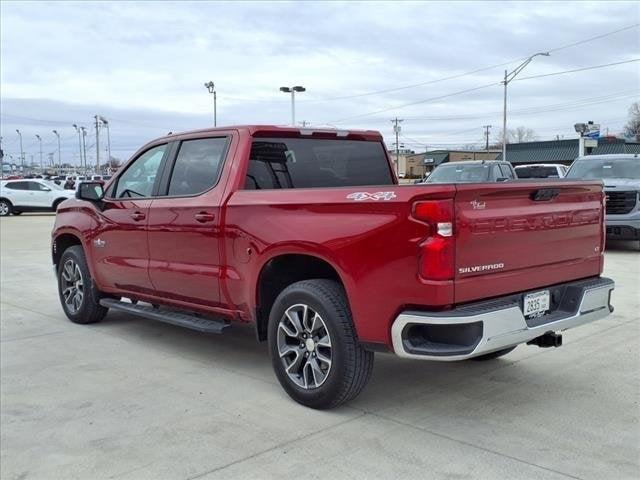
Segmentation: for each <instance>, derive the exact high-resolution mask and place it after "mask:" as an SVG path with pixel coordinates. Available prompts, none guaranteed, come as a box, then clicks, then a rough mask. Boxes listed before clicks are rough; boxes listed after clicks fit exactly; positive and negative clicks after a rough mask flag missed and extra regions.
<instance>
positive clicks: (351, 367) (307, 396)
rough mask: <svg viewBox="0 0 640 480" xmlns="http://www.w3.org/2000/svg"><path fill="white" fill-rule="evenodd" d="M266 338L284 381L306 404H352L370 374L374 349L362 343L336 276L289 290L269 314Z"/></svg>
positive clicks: (290, 392) (293, 394)
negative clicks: (333, 278) (334, 278)
mask: <svg viewBox="0 0 640 480" xmlns="http://www.w3.org/2000/svg"><path fill="white" fill-rule="evenodd" d="M268 340H269V353H270V355H271V362H272V365H273V369H274V371H275V373H276V377H277V378H278V381H279V382H280V385H282V387H283V388H284V390H285V391H286V392H287V394H289V396H290V397H291V398H293V399H294V400H295V401H296V402H298V403H300V404H302V405H305V406H307V407H311V408H317V409H328V408H334V407H337V406H338V405H341V404H342V403H345V402H348V401H349V400H352V399H353V398H355V397H356V396H357V395H358V394H359V393H360V392H361V391H362V389H363V388H364V387H365V385H366V384H367V382H368V381H369V378H370V377H371V371H372V369H373V353H372V352H370V351H367V350H365V349H364V348H362V347H361V346H360V344H359V343H358V339H357V338H356V333H355V329H354V326H353V321H352V317H351V311H350V309H349V305H348V303H347V298H346V295H345V292H344V289H343V288H342V286H341V285H340V284H339V283H337V282H335V281H333V280H321V279H318V280H304V281H301V282H297V283H294V284H292V285H290V286H288V287H287V288H285V289H284V290H283V291H282V292H281V293H280V295H278V297H277V298H276V300H275V302H274V304H273V307H272V309H271V314H270V315H269V328H268Z"/></svg>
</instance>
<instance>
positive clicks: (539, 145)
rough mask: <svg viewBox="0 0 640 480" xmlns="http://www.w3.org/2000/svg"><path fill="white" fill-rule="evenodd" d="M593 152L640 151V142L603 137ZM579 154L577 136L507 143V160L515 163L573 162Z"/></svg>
mask: <svg viewBox="0 0 640 480" xmlns="http://www.w3.org/2000/svg"><path fill="white" fill-rule="evenodd" d="M591 153H592V154H593V155H606V154H615V153H640V143H636V142H627V141H625V140H624V139H621V138H615V137H601V138H599V139H598V146H597V147H594V148H593V151H592V152H591ZM577 156H578V139H577V138H575V139H571V140H550V141H544V142H526V143H511V144H508V145H507V160H508V161H509V162H510V163H514V164H518V163H557V162H572V161H573V160H575V158H576V157H577ZM501 159H502V154H500V155H499V156H498V158H497V160H501Z"/></svg>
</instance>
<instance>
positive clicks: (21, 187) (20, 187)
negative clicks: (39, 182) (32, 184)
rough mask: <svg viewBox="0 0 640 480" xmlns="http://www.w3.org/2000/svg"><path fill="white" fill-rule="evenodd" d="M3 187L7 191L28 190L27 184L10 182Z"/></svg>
mask: <svg viewBox="0 0 640 480" xmlns="http://www.w3.org/2000/svg"><path fill="white" fill-rule="evenodd" d="M5 187H6V188H8V189H9V190H29V182H10V183H7V184H6V185H5Z"/></svg>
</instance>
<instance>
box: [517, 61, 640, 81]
mask: <svg viewBox="0 0 640 480" xmlns="http://www.w3.org/2000/svg"><path fill="white" fill-rule="evenodd" d="M633 62H640V58H634V59H632V60H624V61H622V62H613V63H604V64H602V65H593V66H591V67H583V68H575V69H573V70H563V71H561V72H553V73H543V74H542V75H532V76H530V77H520V78H516V79H514V80H513V81H514V82H518V81H522V80H531V79H532V78H542V77H552V76H554V75H564V74H565V73H575V72H584V71H585V70H595V69H597V68H604V67H611V66H614V65H623V64H625V63H633Z"/></svg>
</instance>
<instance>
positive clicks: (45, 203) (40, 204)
mask: <svg viewBox="0 0 640 480" xmlns="http://www.w3.org/2000/svg"><path fill="white" fill-rule="evenodd" d="M75 193H76V192H75V190H65V189H64V188H62V187H61V186H59V185H56V184H55V183H53V182H48V181H46V180H40V179H24V180H3V181H1V182H0V217H6V216H8V215H10V214H12V213H13V214H14V215H20V214H21V213H22V212H55V211H56V209H57V208H58V205H59V204H60V203H61V202H63V201H64V200H66V199H68V198H73V197H74V196H75Z"/></svg>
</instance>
